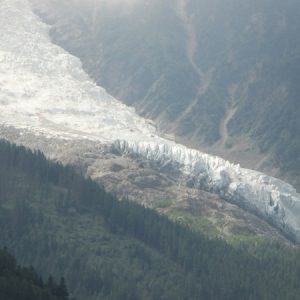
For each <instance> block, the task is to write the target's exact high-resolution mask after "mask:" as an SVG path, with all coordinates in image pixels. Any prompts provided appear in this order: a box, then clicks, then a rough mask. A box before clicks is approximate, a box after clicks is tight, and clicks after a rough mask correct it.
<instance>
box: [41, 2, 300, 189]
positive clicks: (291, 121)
mask: <svg viewBox="0 0 300 300" xmlns="http://www.w3.org/2000/svg"><path fill="white" fill-rule="evenodd" d="M74 2H75V1H74ZM121 2H122V1H119V4H120V3H121ZM82 3H83V5H82ZM82 3H81V4H80V2H78V1H76V4H75V3H74V4H72V5H70V4H69V5H65V6H63V5H58V4H57V3H55V5H54V6H53V11H51V9H50V8H49V7H48V6H47V11H46V10H43V7H39V12H40V13H42V15H43V16H45V18H46V20H47V21H49V22H51V23H52V24H53V25H54V26H53V28H52V37H53V39H54V41H55V42H57V43H58V44H59V45H61V46H62V47H64V48H65V49H67V50H68V51H70V52H71V53H73V54H75V55H77V56H78V57H79V58H80V59H81V60H82V62H83V66H84V68H85V69H86V70H87V72H88V73H89V74H90V75H91V76H92V77H93V78H94V79H95V80H96V82H97V83H99V84H100V85H102V86H104V87H105V88H106V89H107V90H108V91H109V92H110V93H112V94H113V95H114V96H117V97H119V98H120V99H121V100H123V101H125V102H126V103H127V104H129V105H133V106H135V107H136V108H137V110H138V111H139V112H140V113H141V114H143V115H146V116H147V117H151V118H152V119H155V120H156V121H157V122H158V125H159V126H161V127H162V128H163V129H165V130H166V131H167V132H171V133H175V134H176V135H177V137H178V138H179V140H180V141H183V142H186V143H188V144H191V145H193V146H195V147H200V148H203V147H204V148H205V149H207V151H213V152H215V153H217V154H220V155H222V156H225V157H229V158H230V159H236V160H237V161H241V162H242V163H243V164H245V165H246V166H248V167H251V168H253V167H254V166H255V167H256V168H260V169H263V170H266V171H270V170H272V172H275V171H276V170H278V171H277V173H276V175H277V176H280V177H283V178H286V179H288V180H289V181H290V182H291V183H294V184H296V185H297V187H300V159H299V153H300V135H299V132H300V121H299V120H300V106H299V97H300V90H299V79H300V67H299V66H300V35H299V31H300V22H299V20H300V2H299V1H298V0H289V1H281V0H244V1H243V2H242V3H241V2H240V1H237V0H228V1H224V0H213V1H208V0H176V1H175V0H163V1H161V0H151V1H150V0H148V1H147V0H143V1H136V4H134V5H129V6H127V7H121V8H120V5H115V6H114V5H101V1H99V2H98V4H95V1H91V0H87V1H84V2H82ZM99 3H100V4H99ZM102 3H103V1H102ZM180 3H183V5H181V11H180V9H179V7H180V5H179V4H180ZM71 6H72V7H71ZM49 11H50V13H49ZM62 20H63V21H62ZM199 88H201V90H199ZM235 109H236V111H235V113H233V114H232V115H231V113H232V112H233V110H235ZM241 151H242V153H240V152H241ZM257 151H258V152H259V151H260V152H261V154H260V155H259V156H257ZM232 152H233V153H234V155H232ZM249 155H250V158H249V157H248V156H249ZM264 157H266V159H265V160H263V161H262V160H260V159H262V158H264ZM262 162H263V163H262Z"/></svg>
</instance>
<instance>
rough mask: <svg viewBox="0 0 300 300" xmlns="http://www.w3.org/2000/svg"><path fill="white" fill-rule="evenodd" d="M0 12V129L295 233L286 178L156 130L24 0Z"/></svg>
mask: <svg viewBox="0 0 300 300" xmlns="http://www.w3.org/2000/svg"><path fill="white" fill-rule="evenodd" d="M0 22H1V24H0V62H1V64H0V71H1V72H0V74H1V77H0V84H1V90H0V93H1V99H0V117H1V118H0V120H1V126H0V136H1V137H4V138H7V139H8V140H10V141H14V142H16V143H21V144H24V145H26V146H28V147H31V148H34V149H40V150H42V151H43V152H45V153H46V155H47V156H49V157H50V158H54V159H58V160H60V161H63V162H65V163H72V164H74V165H76V166H77V167H80V168H81V169H82V171H84V172H86V173H87V174H88V175H91V176H92V177H93V178H95V179H96V180H99V181H100V182H101V183H103V184H104V185H105V186H106V187H107V188H108V189H110V190H112V191H115V192H116V193H117V194H118V195H122V193H123V196H127V197H129V198H131V199H132V200H135V201H138V202H140V203H141V204H143V205H147V206H150V207H154V206H155V205H154V203H151V199H152V201H154V202H155V201H156V200H159V199H164V198H167V199H171V198H172V197H174V198H175V199H177V200H182V199H183V198H188V197H187V196H186V195H187V194H188V193H190V194H192V193H193V194H194V196H193V197H192V198H194V200H195V199H196V198H197V197H199V195H200V194H201V192H200V191H201V190H204V191H207V192H210V193H213V194H216V195H217V196H216V197H217V198H218V197H219V198H220V201H223V202H224V200H226V201H228V202H231V203H234V204H236V205H237V206H239V207H241V208H243V209H245V210H247V211H250V212H254V213H255V214H257V215H258V216H260V217H261V218H263V219H264V220H266V221H268V222H270V223H271V224H272V225H274V226H275V227H276V228H277V229H279V230H281V231H283V232H284V233H285V234H286V235H288V236H289V237H291V238H293V239H295V240H296V241H298V242H300V234H299V228H300V222H299V215H300V202H299V201H300V199H299V195H298V194H296V191H295V190H294V189H293V188H292V186H290V185H289V184H287V183H284V182H282V181H280V180H277V179H275V178H272V177H269V176H267V175H264V174H262V173H258V172H256V171H251V170H247V169H243V168H240V167H239V166H238V165H234V164H231V163H230V162H228V161H225V160H223V159H221V158H219V157H216V156H211V155H208V154H204V153H202V152H199V151H197V150H192V149H189V148H187V147H185V146H183V145H179V144H176V143H175V142H174V141H171V140H167V139H165V138H162V137H160V136H159V135H158V133H157V132H156V129H155V127H154V125H153V124H152V123H151V122H149V121H147V120H144V119H143V118H141V117H139V116H138V115H137V114H136V113H135V112H134V110H133V109H131V108H128V107H127V106H125V105H124V104H122V103H121V102H119V101H118V100H116V99H114V98H113V97H112V96H110V95H109V94H107V93H106V91H105V90H104V89H103V88H101V87H99V86H97V85H96V84H94V83H93V82H92V81H91V79H90V78H89V77H88V76H87V75H86V74H85V72H84V71H83V69H82V67H81V64H80V61H79V60H78V59H77V58H75V57H73V56H72V55H70V54H69V53H67V52H66V51H64V50H63V49H61V48H59V47H58V46H56V45H54V44H53V43H52V42H51V40H50V38H49V36H48V27H47V26H46V25H45V24H44V23H42V22H41V20H40V19H39V18H38V17H37V16H36V15H35V14H34V13H33V11H32V9H31V6H30V5H29V3H28V2H27V1H24V0H3V1H2V2H1V3H0ZM203 194H205V193H204V192H203ZM215 199H216V198H215ZM223 202H222V203H223ZM224 205H225V204H224ZM262 227H264V228H265V227H267V226H266V225H264V226H262ZM267 228H268V227H267ZM264 230H265V229H264ZM268 230H269V229H268ZM268 230H265V231H268ZM270 231H271V230H270Z"/></svg>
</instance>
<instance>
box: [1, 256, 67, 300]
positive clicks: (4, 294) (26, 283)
mask: <svg viewBox="0 0 300 300" xmlns="http://www.w3.org/2000/svg"><path fill="white" fill-rule="evenodd" d="M0 299H2V300H67V299H69V297H68V290H67V287H66V285H65V281H64V279H63V278H61V280H60V283H59V284H57V283H56V282H55V281H54V279H53V278H52V277H51V276H50V277H49V278H48V281H47V283H45V282H43V280H42V278H41V277H40V276H39V275H38V274H37V273H36V272H35V271H34V269H33V268H24V267H21V266H18V265H17V263H16V260H15V258H14V257H13V256H12V255H10V254H9V253H8V252H7V250H0Z"/></svg>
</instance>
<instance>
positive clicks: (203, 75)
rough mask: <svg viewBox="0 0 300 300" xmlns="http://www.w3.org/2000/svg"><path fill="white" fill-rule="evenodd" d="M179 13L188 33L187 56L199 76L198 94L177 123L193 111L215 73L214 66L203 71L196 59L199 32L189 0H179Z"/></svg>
mask: <svg viewBox="0 0 300 300" xmlns="http://www.w3.org/2000/svg"><path fill="white" fill-rule="evenodd" d="M177 15H178V17H179V18H180V20H181V21H182V24H183V26H184V29H185V31H186V34H187V45H186V55H187V58H188V60H189V62H190V64H191V66H192V67H193V70H194V72H195V73H196V74H197V76H198V78H199V85H198V89H197V94H196V96H195V98H194V100H193V101H192V102H191V103H190V104H189V105H188V106H187V108H186V109H185V110H184V112H183V113H182V114H181V116H180V117H179V118H178V119H177V121H176V123H177V124H180V122H181V121H182V120H183V119H184V118H185V117H186V116H187V115H188V114H189V113H191V112H192V111H193V109H194V107H195V106H196V105H197V103H198V98H199V96H201V95H203V94H204V93H205V92H206V90H207V88H208V87H209V84H210V81H211V78H212V75H213V68H211V69H210V70H209V71H208V72H203V71H202V70H201V68H200V67H199V66H198V64H197V63H196V61H195V54H196V50H197V47H198V41H197V34H196V30H195V27H194V25H193V20H192V17H190V16H189V15H188V12H187V0H178V1H177Z"/></svg>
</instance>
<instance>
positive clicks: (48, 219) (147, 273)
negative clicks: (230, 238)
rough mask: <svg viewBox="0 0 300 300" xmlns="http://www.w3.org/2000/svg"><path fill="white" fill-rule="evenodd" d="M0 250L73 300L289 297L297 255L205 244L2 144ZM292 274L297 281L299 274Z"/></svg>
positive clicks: (65, 170) (280, 249)
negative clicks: (55, 279)
mask: <svg viewBox="0 0 300 300" xmlns="http://www.w3.org/2000/svg"><path fill="white" fill-rule="evenodd" d="M0 152H1V156H0V159H1V166H2V168H1V172H0V187H1V189H0V191H1V206H0V216H1V217H0V222H1V226H0V230H1V234H0V245H2V246H3V245H6V246H8V247H9V248H10V249H11V250H13V252H14V253H15V254H16V256H17V257H18V259H19V260H20V261H22V263H26V264H32V265H34V266H35V267H36V268H37V269H38V270H40V271H41V272H42V273H43V274H45V275H46V274H49V272H53V274H55V275H59V276H61V275H62V274H63V275H64V276H65V277H66V279H67V281H68V283H69V285H70V291H71V292H72V294H73V295H75V296H76V298H77V299H131V300H132V299H158V298H159V299H241V298H242V299H253V298H262V297H263V298H265V299H283V297H284V299H297V296H298V293H299V285H298V284H297V282H298V275H299V274H298V273H299V268H300V266H299V259H298V258H299V250H298V249H297V248H296V249H294V248H289V247H286V246H284V245H282V244H280V243H274V242H270V243H269V242H265V243H258V242H256V243H255V244H252V247H253V249H251V247H249V246H247V244H240V245H239V246H237V247H236V248H232V247H230V246H228V245H227V244H226V243H225V242H224V241H221V240H212V239H208V238H205V237H204V236H202V235H199V234H196V233H194V232H192V231H190V230H189V229H187V228H186V227H182V226H180V225H178V224H175V223H172V222H171V221H169V220H168V219H167V218H166V217H163V216H160V215H158V214H157V213H155V212H153V211H151V210H149V209H145V208H143V207H141V206H139V205H135V204H133V203H129V202H127V201H122V202H119V201H117V200H116V199H115V198H114V197H112V196H111V195H109V194H107V193H106V192H105V191H104V190H103V189H102V188H100V187H99V186H98V185H97V184H96V183H93V182H92V181H91V180H89V179H85V178H83V177H82V176H81V175H78V174H76V173H75V172H74V171H73V170H72V168H70V167H63V166H62V165H60V164H54V163H51V162H50V161H47V160H46V159H45V157H44V156H43V155H42V154H41V153H40V152H36V153H32V152H31V151H30V150H28V149H25V148H23V147H16V146H15V145H11V144H8V143H7V142H3V141H1V142H0ZM297 274H298V275H297Z"/></svg>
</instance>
